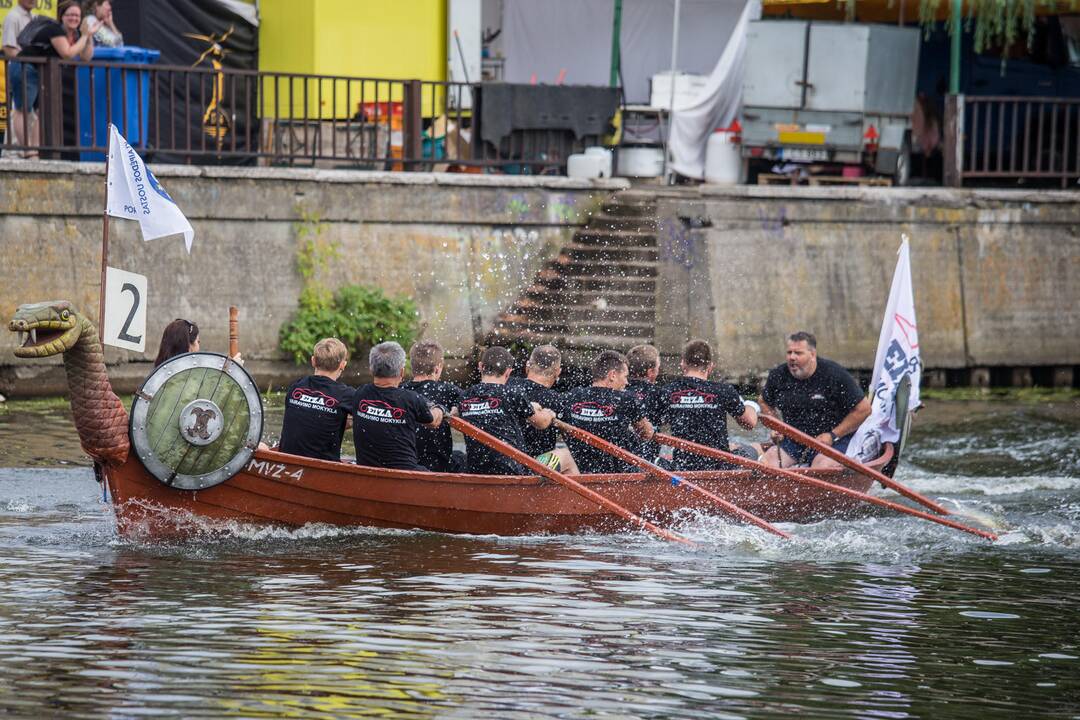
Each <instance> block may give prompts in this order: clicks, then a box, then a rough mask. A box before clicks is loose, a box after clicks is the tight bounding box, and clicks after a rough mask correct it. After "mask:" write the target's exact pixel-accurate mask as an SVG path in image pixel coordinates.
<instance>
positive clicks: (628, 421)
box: [559, 350, 654, 473]
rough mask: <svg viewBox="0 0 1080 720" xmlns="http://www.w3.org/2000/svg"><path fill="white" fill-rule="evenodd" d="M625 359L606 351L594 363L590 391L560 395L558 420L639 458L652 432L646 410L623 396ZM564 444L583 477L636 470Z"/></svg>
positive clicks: (576, 443) (578, 444)
mask: <svg viewBox="0 0 1080 720" xmlns="http://www.w3.org/2000/svg"><path fill="white" fill-rule="evenodd" d="M628 374H629V373H628V371H627V366H626V357H625V356H624V355H623V354H622V353H618V352H615V351H614V350H605V351H603V352H602V353H600V355H598V356H597V358H596V360H595V361H594V362H593V367H592V380H593V383H592V385H590V386H589V387H580V388H575V389H573V390H571V391H569V392H567V393H564V394H563V403H562V408H561V410H560V413H559V417H560V418H561V419H563V420H565V421H566V422H568V423H570V424H571V425H574V426H576V427H579V428H581V429H583V430H588V431H589V432H591V433H592V434H593V435H598V436H600V437H602V438H603V439H605V440H607V441H608V442H611V443H614V444H616V445H618V446H619V447H621V448H623V449H625V450H629V451H630V452H632V453H634V454H635V455H640V454H641V444H642V441H643V440H649V439H651V438H652V436H653V433H654V430H653V426H652V423H651V422H649V418H647V417H646V416H645V409H644V408H643V407H642V406H641V403H639V402H638V401H637V398H635V397H634V396H633V395H631V394H630V393H627V392H623V391H624V390H625V389H626V382H627V378H628ZM566 444H567V445H569V446H570V452H571V453H573V455H574V459H576V460H577V463H578V467H579V468H581V472H583V473H616V472H634V471H635V470H637V468H635V467H633V466H632V465H629V464H628V463H625V462H623V461H622V460H618V459H617V458H614V457H612V456H611V455H609V454H608V453H606V452H604V451H603V450H598V449H596V448H594V447H592V446H591V445H588V444H586V443H584V442H582V441H581V440H578V439H577V438H574V437H568V438H567V439H566Z"/></svg>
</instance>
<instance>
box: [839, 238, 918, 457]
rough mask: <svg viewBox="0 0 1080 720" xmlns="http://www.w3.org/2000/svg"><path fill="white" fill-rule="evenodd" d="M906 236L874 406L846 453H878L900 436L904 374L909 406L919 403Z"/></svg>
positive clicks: (877, 365) (882, 341)
mask: <svg viewBox="0 0 1080 720" xmlns="http://www.w3.org/2000/svg"><path fill="white" fill-rule="evenodd" d="M903 237H904V239H903V242H902V243H901V244H900V251H899V253H898V255H899V258H898V259H897V261H896V272H894V273H893V280H892V289H891V290H890V291H889V302H888V304H887V305H886V306H885V319H884V322H882V324H881V336H880V337H879V338H878V348H877V357H875V358H874V377H873V380H871V382H870V403H871V407H872V408H873V410H872V412H871V413H870V417H868V418H866V420H864V421H863V424H862V425H860V426H859V429H858V430H856V431H855V436H854V437H852V438H851V442H850V443H849V444H848V448H847V454H848V455H849V456H851V457H862V458H863V459H870V458H868V457H866V455H870V456H871V457H876V456H877V452H875V451H874V450H873V448H875V447H880V443H887V442H893V443H894V442H896V441H897V440H898V439H899V438H900V428H902V427H903V424H904V420H905V418H898V417H896V393H897V391H898V389H899V387H900V381H901V380H903V379H904V376H908V377H909V378H910V379H911V389H910V391H909V393H910V394H909V395H908V403H907V406H908V408H909V409H912V410H914V409H915V408H917V407H918V406H919V380H920V379H921V377H922V359H921V358H920V357H919V332H918V329H917V326H916V323H915V299H914V296H913V295H912V292H911V259H910V257H909V255H908V239H907V236H906V235H905V236H903ZM864 447H865V450H866V452H864Z"/></svg>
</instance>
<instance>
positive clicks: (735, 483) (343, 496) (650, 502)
mask: <svg viewBox="0 0 1080 720" xmlns="http://www.w3.org/2000/svg"><path fill="white" fill-rule="evenodd" d="M892 459H893V454H892V446H886V450H885V452H884V454H883V455H882V456H881V457H879V458H878V459H877V460H876V461H875V462H874V463H872V464H871V466H872V467H874V468H875V469H881V468H883V467H885V466H886V465H888V464H890V461H891V460H892ZM806 472H807V474H808V475H811V476H813V477H818V478H821V479H825V480H829V481H830V482H834V483H837V484H840V485H843V486H845V487H849V488H852V489H855V490H859V491H862V492H865V491H866V490H868V489H869V487H870V485H871V483H872V481H871V480H868V479H867V478H865V477H864V476H862V475H859V474H857V473H854V472H851V471H848V470H843V469H838V470H813V471H806ZM684 475H685V476H686V477H687V478H688V479H690V480H692V481H693V482H695V483H697V484H698V485H700V486H702V487H704V488H706V489H707V490H709V491H711V492H713V493H715V494H717V495H719V496H721V497H723V498H725V499H727V500H729V501H731V502H733V503H735V504H736V505H739V506H740V507H742V508H744V509H746V510H749V511H750V512H752V513H754V514H755V515H758V516H760V517H761V518H763V519H765V520H768V521H771V522H811V521H815V520H820V519H823V518H828V517H851V516H856V515H863V514H865V512H866V507H867V506H866V505H865V504H864V503H861V502H859V501H858V500H855V499H853V498H850V497H848V496H845V495H840V494H838V493H835V492H830V491H826V490H821V489H818V488H815V487H809V486H807V485H802V484H799V483H795V482H791V481H789V480H785V479H783V478H775V477H767V478H766V477H759V476H755V475H754V473H752V472H751V471H745V470H730V471H721V472H688V473H684ZM573 477H574V479H576V480H578V481H579V482H581V483H582V484H584V485H585V486H586V487H588V488H590V489H592V490H595V491H596V492H599V493H600V494H602V495H604V496H605V497H607V498H609V499H611V500H613V501H615V502H616V503H618V504H619V505H622V506H623V507H624V508H626V509H628V510H630V511H631V512H633V513H636V514H638V515H641V516H642V517H645V518H646V519H649V520H653V521H654V522H657V523H658V524H660V523H664V524H666V523H670V522H671V521H672V520H673V519H674V518H675V517H676V516H677V515H680V514H681V513H685V512H687V511H699V512H702V513H716V512H717V508H716V507H715V506H714V505H713V504H712V503H711V502H709V501H708V500H707V499H705V498H703V497H702V496H700V495H697V494H694V493H691V492H689V491H686V490H684V489H681V488H678V487H673V486H672V485H671V483H670V482H668V481H666V480H664V479H662V478H659V477H655V476H648V475H645V474H642V473H632V474H630V473H628V474H618V475H579V476H573ZM105 479H106V481H107V482H108V485H109V490H110V492H111V493H112V497H113V502H114V504H115V508H116V517H117V522H118V528H119V530H120V533H121V534H122V535H150V536H161V535H167V534H174V533H183V532H185V531H187V530H190V526H192V525H195V526H197V525H198V523H197V522H196V523H193V522H192V521H197V520H209V521H211V523H210V524H211V525H212V524H213V523H216V522H229V521H235V522H241V523H251V524H271V525H279V526H291V527H296V526H301V525H304V524H307V523H326V524H329V525H363V526H370V527H383V528H417V529H423V530H431V531H437V532H448V533H472V534H479V535H487V534H493V535H534V534H544V533H551V534H563V533H578V532H619V531H624V530H627V529H629V527H630V526H629V524H628V523H627V522H626V521H624V520H622V519H621V518H619V517H618V516H616V515H614V514H612V513H610V512H608V511H606V510H604V509H602V508H600V507H599V506H597V505H595V504H593V503H591V502H589V501H588V500H586V499H584V498H582V497H581V496H579V495H577V494H575V493H573V492H571V491H570V490H568V489H566V488H565V487H563V486H562V485H558V484H556V483H553V482H551V481H548V480H544V479H541V478H539V477H529V476H517V477H515V476H503V475H465V474H445V473H432V472H410V471H405V470H387V469H383V468H372V467H363V466H358V465H351V464H346V463H335V462H328V461H324V460H313V459H310V458H303V457H298V456H295V455H288V454H285V453H280V452H274V451H272V450H269V451H268V450H262V451H258V452H256V453H255V455H254V456H253V457H252V458H251V460H249V461H248V463H247V465H246V466H245V467H244V469H243V470H241V471H240V472H239V473H237V474H236V475H234V476H233V477H232V478H230V479H229V480H226V481H225V482H223V483H221V484H220V485H215V486H214V487H212V488H208V489H206V490H178V489H175V488H170V487H167V486H166V485H164V484H162V483H161V482H160V481H158V480H157V479H156V478H155V477H153V476H152V475H151V474H150V473H149V472H147V470H146V469H145V468H144V467H143V465H142V463H141V462H140V461H139V459H138V458H137V457H136V456H135V455H134V454H132V455H131V456H130V457H129V459H128V460H127V462H125V463H123V464H122V465H119V466H117V467H112V468H107V469H106V471H105Z"/></svg>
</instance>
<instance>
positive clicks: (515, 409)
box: [458, 382, 534, 475]
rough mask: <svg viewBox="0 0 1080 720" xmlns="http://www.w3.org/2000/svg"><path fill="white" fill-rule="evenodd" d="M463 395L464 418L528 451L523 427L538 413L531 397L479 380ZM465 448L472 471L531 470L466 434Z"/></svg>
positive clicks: (519, 472)
mask: <svg viewBox="0 0 1080 720" xmlns="http://www.w3.org/2000/svg"><path fill="white" fill-rule="evenodd" d="M463 395H464V397H463V399H462V401H461V404H460V405H459V406H458V412H459V413H460V414H461V419H462V420H465V421H466V422H468V423H470V424H472V425H475V426H476V427H478V428H480V429H481V430H483V431H484V432H486V433H488V434H490V435H494V436H495V437H497V438H499V439H500V440H502V441H503V442H506V443H509V444H510V445H512V446H514V447H515V448H517V449H519V450H521V451H522V452H527V451H526V450H525V434H524V432H523V426H524V425H525V424H526V423H527V422H528V420H529V418H531V417H532V416H533V412H534V411H533V408H532V405H530V404H529V401H528V400H526V399H525V398H524V397H522V396H521V395H520V394H518V393H516V392H514V391H513V390H511V389H510V388H508V387H507V386H506V385H500V384H499V383H484V382H482V383H477V384H476V385H473V386H472V387H471V388H469V389H468V390H466V391H465V392H464V393H463ZM465 451H466V452H465V454H466V458H467V465H468V469H469V472H470V473H474V474H477V475H527V474H529V472H530V471H529V470H528V469H526V468H525V467H523V466H522V465H520V464H519V463H516V462H514V461H513V460H511V459H510V458H508V457H506V456H505V455H503V454H502V453H500V452H498V451H497V450H492V449H491V448H489V447H488V446H487V445H484V444H483V443H481V442H479V441H478V440H474V439H473V438H471V437H469V436H465Z"/></svg>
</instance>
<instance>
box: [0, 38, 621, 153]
mask: <svg viewBox="0 0 1080 720" xmlns="http://www.w3.org/2000/svg"><path fill="white" fill-rule="evenodd" d="M15 76H18V77H17V79H16V77H15ZM34 76H36V78H35V77H34ZM8 80H9V82H8V86H9V87H8V92H7V97H6V99H5V102H4V105H3V107H4V109H5V110H6V113H7V120H8V123H7V124H8V127H9V128H10V127H11V125H12V124H13V121H14V120H15V118H14V117H13V116H14V114H15V113H19V112H24V109H23V108H17V107H15V103H14V101H15V100H17V99H19V98H16V97H14V95H15V93H13V92H12V88H11V87H10V86H11V85H12V84H13V83H19V84H20V87H21V88H26V87H27V86H28V85H31V84H34V81H35V80H36V81H37V85H38V86H39V87H40V91H39V95H38V98H37V102H36V103H35V106H34V110H35V111H34V112H33V113H32V114H31V115H30V117H29V118H28V119H30V120H33V121H36V125H37V127H38V129H39V132H38V133H37V135H36V136H34V137H31V136H30V135H29V133H27V132H24V133H23V135H24V137H21V138H16V137H15V136H14V133H13V132H11V131H10V130H8V132H6V133H5V137H4V143H3V145H0V151H2V152H3V153H4V154H5V155H12V154H20V155H22V154H29V155H37V156H39V157H42V158H61V159H83V160H99V159H102V158H103V157H104V153H105V152H106V151H107V145H108V137H107V134H106V132H105V128H107V126H108V124H109V123H113V124H115V125H116V126H117V127H118V128H119V130H120V132H121V133H122V134H123V135H124V136H125V137H126V138H127V139H128V141H129V142H130V143H131V144H132V145H133V146H134V147H137V148H139V149H140V151H141V152H142V153H144V154H145V156H146V157H147V159H148V160H149V161H156V162H178V163H190V164H222V163H230V164H245V163H246V164H261V165H306V166H319V167H351V168H360V169H387V170H429V169H442V168H445V167H446V166H448V165H457V166H463V167H472V168H483V167H496V168H500V169H502V170H504V171H509V172H525V173H540V172H552V171H555V170H558V169H559V168H565V165H566V161H567V158H568V157H569V155H570V154H571V153H574V152H580V151H581V150H583V149H584V148H585V147H587V146H588V145H592V144H598V143H599V140H600V139H599V138H598V137H595V136H587V137H582V138H577V137H575V136H574V135H573V133H572V132H569V131H566V132H563V131H559V130H551V129H543V130H529V129H515V130H514V131H513V132H511V133H510V135H508V136H506V137H503V138H486V137H484V135H483V132H482V127H481V122H480V116H479V114H478V113H477V112H475V110H476V108H477V107H478V106H479V103H480V98H481V96H482V93H483V85H482V84H467V83H456V82H431V81H420V80H393V79H386V78H361V77H345V76H330V75H310V74H300V73H279V72H257V71H248V70H230V69H217V68H189V67H179V66H169V65H141V64H127V63H102V62H89V63H87V62H78V61H66V60H56V59H50V60H45V59H41V58H27V59H25V60H20V61H18V62H15V63H14V69H13V71H12V72H10V73H9V77H8ZM19 95H20V96H21V97H22V98H25V93H24V92H23V93H19ZM0 120H3V118H2V117H0ZM23 124H25V123H23Z"/></svg>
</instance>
